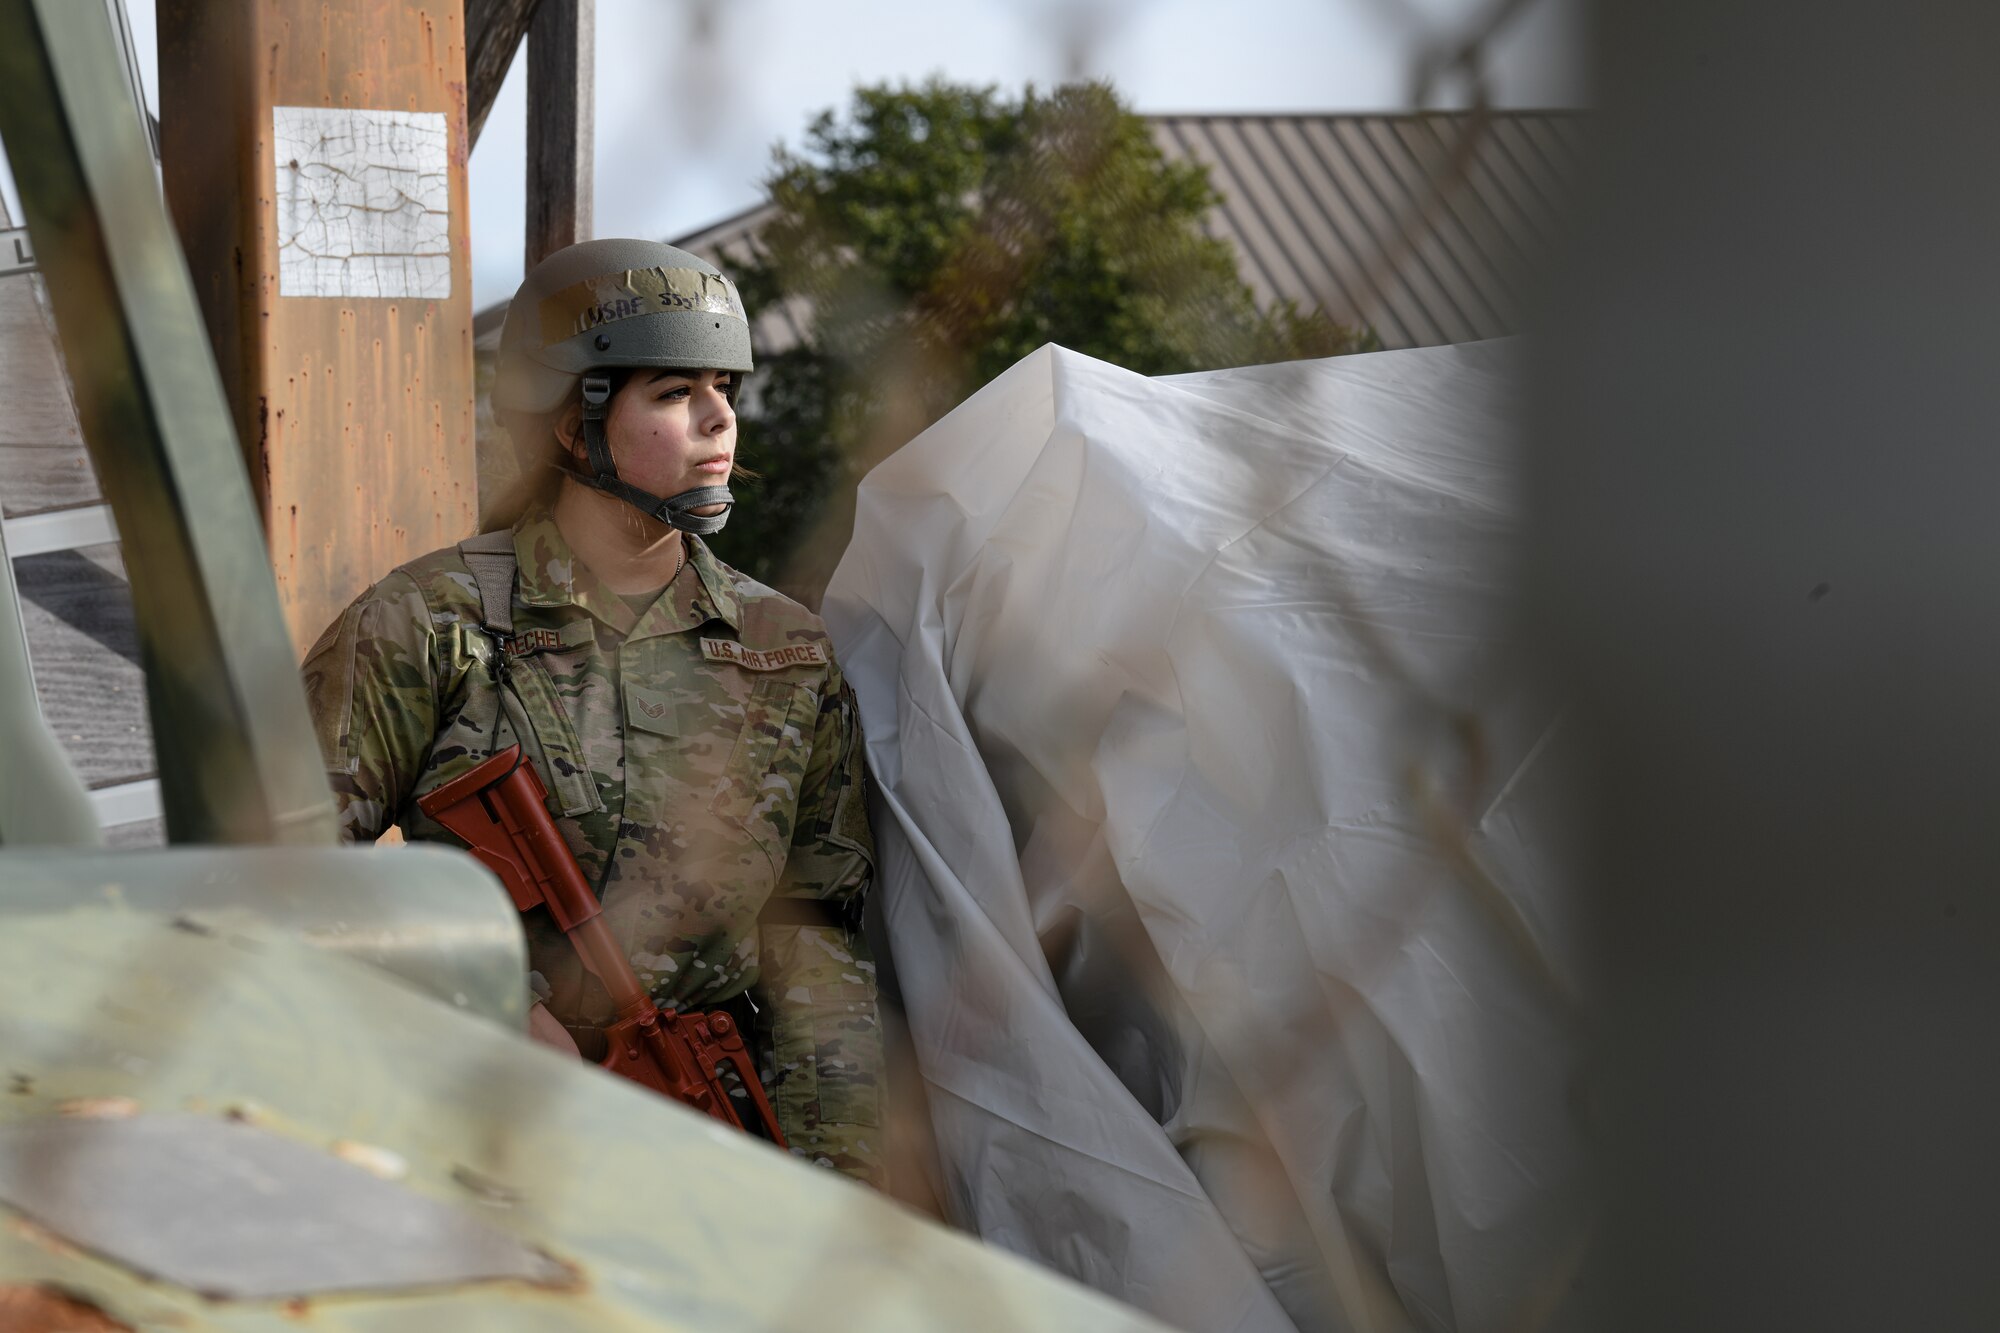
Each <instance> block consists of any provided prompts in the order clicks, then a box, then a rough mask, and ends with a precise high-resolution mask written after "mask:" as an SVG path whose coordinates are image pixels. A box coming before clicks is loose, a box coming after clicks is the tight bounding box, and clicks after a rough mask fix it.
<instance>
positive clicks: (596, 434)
mask: <svg viewBox="0 0 2000 1333" xmlns="http://www.w3.org/2000/svg"><path fill="white" fill-rule="evenodd" d="M610 410H611V381H610V380H608V379H606V378H605V377H604V376H602V375H585V376H584V377H583V445H584V449H585V450H586V452H587V454H588V456H589V459H590V475H589V476H588V477H578V478H577V480H578V481H580V482H582V483H583V484H584V485H586V486H588V487H590V488H591V489H592V490H597V491H603V492H604V493H605V494H606V495H615V496H617V497H618V498H619V499H621V500H623V501H624V502H625V503H626V504H629V505H631V506H632V507H633V508H635V509H637V510H639V511H640V512H641V513H644V514H646V515H648V516H649V517H652V518H656V519H658V520H659V521H660V522H662V523H665V524H666V525H667V526H669V527H674V528H679V529H680V530H681V531H682V532H691V533H693V534H694V535H695V536H697V537H712V536H714V535H715V534H716V533H718V532H720V531H722V525H723V524H725V523H727V522H728V521H729V511H730V508H731V507H732V506H733V505H735V503H736V498H735V497H734V496H732V495H731V494H730V493H729V488H728V487H727V486H697V487H695V488H694V489H693V490H691V491H682V492H681V493H680V494H679V495H674V496H669V497H668V498H666V499H664V500H663V499H661V498H660V497H659V496H657V495H654V494H653V493H652V492H650V491H642V490H640V489H639V488H638V487H637V486H634V485H633V484H632V483H631V482H629V481H623V480H620V479H619V476H618V465H617V464H616V463H614V462H613V461H612V459H611V441H610V440H608V439H606V438H605V435H604V418H605V416H606V415H607V414H608V413H609V412H610ZM711 505H721V506H722V512H721V513H719V514H697V513H695V512H694V511H695V510H697V509H706V508H708V507H709V506H711Z"/></svg>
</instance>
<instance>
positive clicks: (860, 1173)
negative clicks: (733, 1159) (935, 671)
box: [758, 668, 885, 1187]
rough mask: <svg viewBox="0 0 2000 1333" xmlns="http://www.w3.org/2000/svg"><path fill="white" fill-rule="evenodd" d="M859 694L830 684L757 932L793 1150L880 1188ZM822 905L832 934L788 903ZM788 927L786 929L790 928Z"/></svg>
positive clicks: (878, 1077)
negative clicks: (781, 863)
mask: <svg viewBox="0 0 2000 1333" xmlns="http://www.w3.org/2000/svg"><path fill="white" fill-rule="evenodd" d="M862 765H863V760H862V746H861V725H860V720H859V717H858V715H857V712H856V709H855V704H854V694H853V692H852V691H851V690H849V689H848V688H847V685H846V683H845V682H844V681H843V680H842V679H841V678H840V676H839V675H838V669H837V668H836V674H835V676H834V678H833V679H832V680H831V681H829V682H828V686H827V690H826V694H825V697H824V700H823V702H822V704H821V707H820V713H819V720H818V725H817V727H816V729H815V732H814V736H813V748H812V754H811V758H810V760H809V762H808V764H807V768H806V772H805V775H804V778H803V781H802V783H801V786H800V791H799V814H798V823H797V825H796V826H795V829H796V832H795V834H794V836H793V839H792V846H791V850H790V854H789V856H788V858H787V860H786V864H785V872H784V875H783V876H782V877H781V878H780V880H779V882H778V888H777V893H776V895H775V896H774V899H773V907H772V908H771V909H768V910H767V913H766V918H765V922H766V923H765V924H764V925H762V926H761V927H760V928H759V931H758V934H759V937H760V940H761V954H762V957H761V960H760V966H759V975H760V983H759V984H760V987H761V989H762V990H763V991H764V992H765V995H766V997H767V998H768V1001H769V1010H768V1012H769V1015H770V1017H769V1023H770V1036H771V1050H772V1057H773V1062H774V1066H775V1078H774V1081H773V1085H772V1107H773V1109H774V1110H775V1111H776V1112H777V1116H778V1123H779V1125H780V1127H782V1128H783V1129H784V1131H785V1137H786V1138H787V1139H788V1140H789V1141H790V1143H791V1145H792V1150H793V1151H794V1152H797V1153H800V1154H802V1155H804V1156H806V1157H809V1158H811V1159H812V1160H814V1161H816V1162H819V1163H821V1164H822V1165H827V1166H831V1167H833V1168H835V1169H836V1170H838V1171H841V1172H842V1173H844V1174H846V1175H850V1176H854V1177H856V1178H858V1179H861V1180H865V1181H867V1182H868V1183H870V1184H873V1185H876V1186H878V1187H879V1186H881V1185H882V1184H883V1183H884V1178H885V1173H884V1156H883V1148H884V1144H883V1140H882V1123H881V1122H882V1076H883V1055H882V1028H881V1021H880V1018H879V1016H878V1014H877V1012H876V1007H875V961H874V959H873V958H872V957H871V956H870V954H869V952H868V942H867V939H866V938H865V937H864V936H863V935H862V932H861V926H860V921H861V904H862V900H863V898H864V897H865V896H866V894H867V892H868V889H869V886H870V884H871V883H872V882H873V881H874V877H875V840H874V838H873V836H872V835H871V834H870V833H869V830H868V812H867V802H866V799H865V791H864V789H863V782H864V776H863V766H862ZM800 899H804V900H808V901H814V900H816V901H818V902H820V903H823V904H825V906H826V908H828V909H830V910H829V911H827V912H825V913H823V914H822V915H823V916H824V917H825V918H826V919H827V921H828V924H825V925H807V924H798V923H797V922H798V920H799V918H800V917H801V916H802V915H806V913H802V912H800V911H798V910H797V909H793V910H790V911H788V910H787V908H788V906H790V904H789V903H788V901H787V900H800ZM786 918H790V920H789V921H787V920H786Z"/></svg>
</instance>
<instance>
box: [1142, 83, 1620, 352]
mask: <svg viewBox="0 0 2000 1333" xmlns="http://www.w3.org/2000/svg"><path fill="white" fill-rule="evenodd" d="M1150 119H1151V120H1152V123H1153V137H1154V139H1155V141H1156V142H1158V144H1159V145H1160V148H1161V151H1163V152H1164V153H1165V154H1166V155H1167V156H1168V157H1169V158H1173V159H1175V160H1188V159H1192V160H1194V161H1198V162H1201V163H1203V164H1204V165H1205V166H1207V167H1208V170H1209V177H1210V179H1211V180H1212V181H1213V182H1214V184H1215V187H1216V189H1217V190H1218V191H1219V192H1220V193H1221V195H1222V203H1221V205H1220V206H1219V207H1218V208H1217V209H1216V210H1215V211H1214V212H1213V213H1212V214H1211V215H1210V216H1209V219H1208V223H1207V225H1208V229H1209V232H1210V234H1211V235H1215V236H1219V237H1222V238H1224V239H1226V240H1228V241H1229V242H1230V243H1231V244H1232V245H1234V246H1235V247H1236V252H1237V255H1238V265H1239V268H1240V271H1241V272H1242V275H1243V278H1244V281H1246V282H1247V283H1249V284H1250V287H1251V288H1252V290H1254V291H1255V292H1256V293H1257V296H1258V299H1259V300H1260V301H1270V300H1273V299H1285V300H1292V301H1296V302H1298V304H1299V305H1300V306H1301V307H1302V308H1306V309H1311V308H1313V307H1318V308H1320V309H1323V310H1325V311H1326V312H1327V313H1328V314H1329V315H1332V316H1333V317H1334V318H1336V319H1338V320H1340V321H1342V322H1344V323H1349V324H1362V325H1366V326H1368V327H1370V328H1373V329H1374V330H1375V332H1376V333H1377V335H1378V336H1379V337H1380V338H1381V339H1382V342H1383V345H1384V346H1386V347H1430V346H1436V345H1439V344H1442V343H1455V342H1470V341H1473V340H1475V339H1479V338H1493V337H1498V336H1500V335H1502V334H1505V333H1511V332H1513V331H1514V330H1515V328H1516V327H1517V320H1518V318H1519V313H1520V299H1521V294H1522V292H1523V290H1524V288H1525V285H1526V282H1527V279H1528V277H1529V275H1530V273H1531V270H1532V268H1533V266H1534V264H1535V262H1536V258H1537V256H1538V255H1539V253H1540V251H1541V249H1542V247H1543V245H1544V244H1545V243H1546V242H1547V240H1548V238H1549V236H1550V234H1551V232H1552V230H1553V226H1554V218H1555V210H1556V206H1557V200H1558V199H1559V198H1560V195H1561V191H1562V186H1563V182H1564V180H1565V179H1566V178H1567V177H1568V176H1569V174H1570V171H1571V163H1572V160H1573V158H1574V155H1575V151H1576V146H1577V137H1578V135H1579V133H1580V131H1581V117H1580V116H1578V115H1577V114H1576V113H1574V112H1521V111H1504V112H1494V113H1491V114H1490V115H1489V116H1488V117H1486V118H1485V119H1484V121H1483V122H1475V120H1474V118H1473V117H1472V116H1471V115H1470V114H1466V113H1430V114H1421V115H1396V116H1366V115H1350V116H1306V115H1290V116H1206V115H1203V116H1154V117H1151V118H1150Z"/></svg>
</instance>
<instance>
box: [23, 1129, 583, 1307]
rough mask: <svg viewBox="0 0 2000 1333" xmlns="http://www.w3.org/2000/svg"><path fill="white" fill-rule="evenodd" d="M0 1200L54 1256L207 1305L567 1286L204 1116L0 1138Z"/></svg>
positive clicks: (345, 1170) (504, 1247)
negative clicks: (69, 1252)
mask: <svg viewBox="0 0 2000 1333" xmlns="http://www.w3.org/2000/svg"><path fill="white" fill-rule="evenodd" d="M381 1160H384V1161H389V1162H393V1161H394V1160H395V1159H393V1158H387V1157H384V1158H382V1159H381ZM390 1169H392V1170H393V1168H390ZM0 1200H4V1201H5V1202H6V1203H8V1204H9V1205H11V1206H13V1207H14V1208H16V1209H19V1210H20V1211H21V1212H22V1213H24V1214H26V1215H27V1216H28V1217H29V1218H31V1219H33V1220H34V1221H35V1222H36V1223H37V1224H39V1225H41V1226H43V1227H46V1228H47V1229H48V1230H49V1231H51V1232H53V1233H54V1234H56V1235H58V1236H60V1237H62V1238H63V1239H64V1240H67V1241H70V1242H73V1243H74V1244H77V1245H81V1246H82V1247H84V1248H85V1249H87V1250H91V1251H93V1252H94V1253H97V1254H101V1255H104V1256H106V1257H107V1258H111V1259H115V1260H117V1261H118V1262H120V1263H122V1264H124V1265H125V1266H127V1267H129V1268H132V1269H134V1270H136V1271H138V1272H140V1273H144V1274H146V1275H148V1276H151V1277H156V1278H159V1279H161V1280H163V1281H166V1282H171V1283H174V1284H175V1285H177V1286H182V1287H187V1288H188V1289H190V1290H192V1291H198V1292H201V1293H202V1294H203V1295H206V1296H209V1297H211V1298H212V1299H215V1300H237V1301H241V1300H273V1299H278V1298H281V1297H286V1296H315V1295H324V1294H327V1293H330V1292H341V1291H395V1290H398V1289H400V1288H408V1287H430V1286H442V1285H444V1284H446V1283H456V1282H479V1281H490V1280H494V1279H498V1278H518V1279H521V1280H523V1281H529V1282H545V1283H560V1282H562V1281H563V1280H564V1279H565V1278H566V1277H567V1270H565V1269H564V1268H563V1267H562V1265H560V1264H558V1263H556V1262H555V1261H554V1260H553V1259H550V1258H549V1257H547V1256H546V1255H542V1254H537V1253H536V1252H535V1251H534V1250H531V1249H529V1248H528V1247H527V1246H525V1245H523V1244H521V1242H520V1241H518V1240H515V1239H513V1238H512V1237H510V1236H508V1235H506V1234H505V1233H503V1232H499V1231H495V1230H494V1229H493V1228H492V1227H490V1226H488V1225H487V1224H486V1223H485V1222H484V1221H482V1220H481V1219H480V1218H478V1217H476V1216H474V1215H473V1214H472V1213H471V1212H470V1211H469V1210H468V1209H466V1208H465V1207H464V1206H460V1207H456V1208H454V1207H451V1206H450V1205H448V1204H445V1203H443V1202H441V1201H439V1200H437V1199H428V1198H425V1197H424V1196H423V1195H421V1194H416V1193H414V1192H412V1191H410V1190H407V1189H404V1188H402V1187H401V1186H399V1185H397V1184H395V1183H394V1182H393V1181H389V1180H384V1179H381V1178H379V1177H378V1176H376V1175H373V1174H371V1173H370V1172H369V1171H367V1170H365V1169H363V1168H362V1167H360V1166H357V1165H353V1164H351V1163H349V1162H346V1161H343V1160H341V1159H340V1158H339V1157H337V1156H335V1155H334V1154H332V1153H329V1152H326V1151H323V1150H320V1149H316V1148H310V1147H307V1146H306V1145H304V1144H300V1143H294V1142H292V1141H290V1140H288V1139H284V1138H280V1137H279V1136H278V1135H276V1134H272V1133H270V1132H268V1131H266V1130H262V1129H258V1128H256V1127H254V1126H251V1125H245V1124H242V1123H240V1122H236V1121H231V1120H227V1119H216V1118H213V1117H209V1116H198V1115H148V1116H135V1117H130V1118H126V1117H117V1116H114V1117H109V1118H96V1117H63V1116H54V1117H49V1118H45V1119H41V1120H30V1121H26V1122H24V1123H21V1124H14V1125H5V1126H0Z"/></svg>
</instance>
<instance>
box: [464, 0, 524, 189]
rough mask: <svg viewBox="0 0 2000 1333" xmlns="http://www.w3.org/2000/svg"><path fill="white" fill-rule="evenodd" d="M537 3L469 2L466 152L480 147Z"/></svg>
mask: <svg viewBox="0 0 2000 1333" xmlns="http://www.w3.org/2000/svg"><path fill="white" fill-rule="evenodd" d="M536 4H537V0H465V151H466V152H467V153H470V152H471V151H472V150H473V148H474V147H475V146H476V145H477V144H478V143H479V131H480V130H482V129H484V128H485V127H486V114H487V113H488V112H489V111H491V110H492V109H493V102H494V99H495V98H497V97H499V96H500V85H501V84H503V83H505V82H506V81H507V71H508V69H509V68H511V67H512V66H513V64H514V53H515V52H516V51H518V50H520V47H521V41H522V39H523V38H525V37H526V36H527V35H528V24H529V22H530V21H531V20H533V18H534V17H535V6H536Z"/></svg>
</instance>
